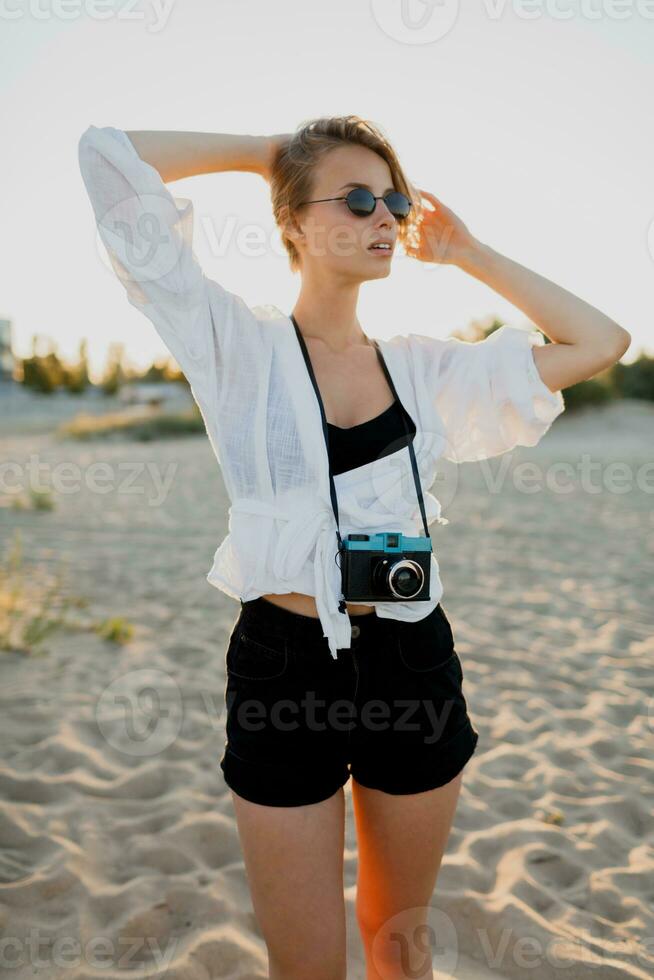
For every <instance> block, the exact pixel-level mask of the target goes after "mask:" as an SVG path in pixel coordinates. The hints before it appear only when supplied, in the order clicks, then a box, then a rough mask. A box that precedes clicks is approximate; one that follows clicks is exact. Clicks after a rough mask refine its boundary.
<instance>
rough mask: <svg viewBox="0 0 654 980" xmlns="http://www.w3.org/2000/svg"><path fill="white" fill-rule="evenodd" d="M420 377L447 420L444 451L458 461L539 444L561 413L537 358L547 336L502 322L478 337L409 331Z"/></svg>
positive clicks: (556, 393)
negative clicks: (475, 339) (471, 339)
mask: <svg viewBox="0 0 654 980" xmlns="http://www.w3.org/2000/svg"><path fill="white" fill-rule="evenodd" d="M408 339H409V343H410V348H411V351H412V355H413V358H414V370H415V372H416V376H417V377H419V378H420V380H421V382H422V383H423V384H424V385H425V389H426V390H425V392H424V394H425V397H427V398H431V399H432V401H433V403H434V405H435V407H436V410H437V413H438V415H439V417H440V419H441V420H442V424H443V434H444V436H445V440H446V446H445V450H444V451H443V456H444V457H445V458H446V459H449V460H451V461H452V462H455V463H463V462H470V461H476V460H480V459H487V458H489V457H491V456H499V455H500V454H502V453H505V452H508V450H510V449H513V448H514V447H515V446H535V445H536V443H537V442H538V441H539V440H540V439H541V438H542V436H543V435H544V434H545V433H546V432H547V430H548V429H549V427H550V426H551V424H552V422H553V421H554V419H555V418H556V417H557V416H558V415H560V414H561V412H563V410H564V408H565V404H564V401H563V395H562V394H561V392H560V391H550V389H549V388H548V387H547V385H546V384H545V382H544V381H543V379H542V378H541V376H540V374H539V372H538V368H537V367H536V362H535V360H534V356H533V348H534V347H535V346H543V345H544V343H545V340H544V337H543V335H542V334H541V333H540V332H539V331H536V330H523V329H520V328H517V327H510V326H507V325H504V326H502V327H499V328H498V329H497V330H494V331H493V333H491V334H490V335H489V336H488V337H486V338H485V339H484V340H482V341H478V342H476V343H472V342H468V341H464V340H459V338H457V337H449V338H447V339H444V340H443V339H439V338H436V337H427V336H423V335H420V334H410V335H409V337H408Z"/></svg>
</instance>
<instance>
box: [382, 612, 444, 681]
mask: <svg viewBox="0 0 654 980" xmlns="http://www.w3.org/2000/svg"><path fill="white" fill-rule="evenodd" d="M398 626H399V629H398V639H397V644H398V653H399V657H400V660H401V662H402V664H403V665H404V666H405V667H406V668H407V669H408V670H411V671H415V672H416V673H420V674H424V673H428V672H430V671H433V670H438V669H440V668H442V667H445V666H446V664H449V665H450V666H452V665H454V664H455V662H456V663H457V664H458V657H457V653H456V650H455V649H454V635H453V633H452V627H451V626H450V623H449V620H448V618H447V616H446V615H445V612H444V611H443V609H442V608H441V606H440V604H439V605H437V606H436V607H435V609H433V610H432V612H430V613H429V615H428V616H425V618H424V619H419V620H417V621H416V622H407V621H400V620H398Z"/></svg>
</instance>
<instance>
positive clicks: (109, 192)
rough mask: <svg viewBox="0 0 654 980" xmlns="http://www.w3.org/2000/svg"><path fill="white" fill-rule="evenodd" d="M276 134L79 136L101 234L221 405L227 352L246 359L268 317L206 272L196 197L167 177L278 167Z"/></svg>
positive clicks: (176, 351)
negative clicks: (196, 233)
mask: <svg viewBox="0 0 654 980" xmlns="http://www.w3.org/2000/svg"><path fill="white" fill-rule="evenodd" d="M274 141H275V137H255V136H235V135H231V134H222V133H220V134H219V133H192V132H189V133H187V132H158V131H150V130H145V131H141V130H137V131H131V132H129V133H128V132H126V131H124V130H121V129H117V128H115V127H113V126H103V127H98V126H89V127H88V129H87V130H86V131H85V132H84V133H83V134H82V136H81V137H80V140H79V147H78V154H79V165H80V171H81V174H82V179H83V181H84V185H85V187H86V190H87V193H88V196H89V200H90V202H91V205H92V207H93V211H94V215H95V220H96V225H97V229H98V233H99V237H100V240H101V241H102V244H103V245H104V247H105V249H106V252H107V255H108V257H109V260H110V262H111V266H112V267H113V270H114V272H115V273H116V275H117V277H118V279H119V280H120V282H121V283H122V285H123V287H124V289H125V293H126V295H127V299H128V301H129V302H130V304H131V305H132V306H134V307H136V309H138V310H140V311H141V312H142V313H143V314H144V315H145V316H146V317H148V319H149V320H150V321H151V322H152V323H153V325H154V326H155V328H156V330H157V332H158V333H159V335H160V336H161V338H162V340H163V341H164V343H165V345H166V347H167V348H168V350H169V351H170V353H171V354H172V355H173V357H174V358H175V360H176V361H177V363H178V364H179V366H180V368H181V369H182V371H183V372H184V374H185V375H186V377H187V379H188V381H189V383H190V384H191V388H192V390H193V392H194V394H195V395H196V399H197V400H198V401H199V402H200V403H202V404H204V405H205V406H208V407H209V408H210V409H214V408H215V406H216V403H217V399H218V397H219V393H220V391H221V389H222V387H223V384H222V381H223V379H222V373H223V371H224V370H225V367H226V364H227V358H226V356H224V355H225V352H226V351H229V352H231V356H232V358H233V357H240V359H241V360H245V359H246V358H245V353H246V351H247V350H252V351H253V352H254V351H256V349H257V343H258V324H257V320H256V317H255V315H254V314H253V312H252V310H251V309H250V308H249V307H248V305H247V304H246V303H245V302H244V301H243V299H241V297H240V296H238V295H236V294H234V293H232V292H230V291H229V290H227V289H225V287H224V286H222V285H221V284H220V283H219V282H216V281H215V280H214V279H210V278H209V277H208V276H206V275H205V274H204V271H203V269H202V268H201V265H200V263H199V262H198V259H197V257H196V255H195V253H194V250H193V226H194V209H193V202H192V201H191V200H190V199H189V198H186V197H180V196H178V195H175V194H174V193H172V192H171V190H170V189H169V188H168V187H167V186H166V183H165V181H166V180H178V179H179V178H181V177H185V176H190V175H191V174H199V173H209V172H212V171H221V170H230V169H238V170H246V171H251V172H254V173H259V174H261V176H262V177H265V176H266V175H267V173H268V169H267V168H268V161H269V158H270V154H271V153H272V150H273V148H274V146H275V142H274Z"/></svg>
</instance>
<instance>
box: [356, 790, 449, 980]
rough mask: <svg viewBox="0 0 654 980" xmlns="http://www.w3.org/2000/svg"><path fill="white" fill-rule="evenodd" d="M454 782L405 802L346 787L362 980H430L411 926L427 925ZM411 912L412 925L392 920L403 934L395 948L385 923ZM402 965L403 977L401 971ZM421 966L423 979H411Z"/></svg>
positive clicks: (420, 938) (420, 937) (419, 937)
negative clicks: (354, 848) (355, 853)
mask: <svg viewBox="0 0 654 980" xmlns="http://www.w3.org/2000/svg"><path fill="white" fill-rule="evenodd" d="M462 776H463V773H462V772H460V773H459V774H458V776H456V777H455V778H454V779H452V780H450V782H449V783H446V784H445V785H444V786H438V787H437V788H436V789H432V790H427V791H426V792H424V793H415V794H410V795H393V794H390V793H384V792H382V791H381V790H377V789H368V788H367V787H365V786H362V785H361V784H360V783H357V782H356V780H355V779H354V778H353V779H352V802H353V804H354V815H355V822H356V830H357V843H358V850H359V868H358V877H357V902H356V912H357V921H358V924H359V928H360V930H361V936H362V939H363V945H364V949H365V954H366V965H367V973H366V980H391V978H393V980H395V978H397V980H404V978H405V977H408V976H411V978H412V980H419V978H420V980H422V978H423V977H425V978H429V980H431V977H432V969H431V965H430V966H429V967H427V963H426V961H427V960H428V959H429V960H431V957H430V956H429V955H428V954H427V955H425V952H424V950H425V943H424V933H423V930H420V929H419V926H420V925H421V923H423V922H426V919H427V915H428V909H427V906H429V904H430V902H431V897H432V893H433V891H434V886H435V884H436V877H437V875H438V871H439V868H440V864H441V859H442V857H443V852H444V850H445V845H446V843H447V839H448V837H449V833H450V828H451V825H452V819H453V817H454V812H455V810H456V805H457V802H458V798H459V792H460V788H461V779H462ZM416 907H418V908H420V909H422V910H423V914H422V915H421V914H418V915H417V917H416V919H415V921H412V922H411V923H409V922H408V921H405V919H400V920H398V921H399V922H401V926H402V930H404V929H405V928H406V933H405V932H404V931H403V932H402V935H403V937H404V938H403V939H402V940H401V939H400V938H399V937H398V922H389V920H391V919H392V917H393V916H395V915H397V914H398V913H399V912H402V911H403V910H404V909H415V908H416ZM386 923H388V928H387V929H386V928H385V924H386ZM416 930H418V931H417V932H416ZM373 944H374V948H373ZM407 951H408V953H407ZM408 957H409V959H408V962H409V963H410V964H411V972H409V973H407V972H405V971H404V969H403V967H402V962H403V960H404V963H405V964H407V958H408ZM421 959H422V960H423V961H424V962H425V971H424V972H422V971H421V972H420V973H416V972H415V971H416V968H417V964H418V963H419V962H420V961H421ZM407 965H408V964H407Z"/></svg>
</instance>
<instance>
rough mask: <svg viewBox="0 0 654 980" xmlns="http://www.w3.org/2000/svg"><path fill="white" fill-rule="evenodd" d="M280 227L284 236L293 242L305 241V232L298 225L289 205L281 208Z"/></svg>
mask: <svg viewBox="0 0 654 980" xmlns="http://www.w3.org/2000/svg"><path fill="white" fill-rule="evenodd" d="M279 225H280V228H281V230H282V232H283V233H284V235H286V237H287V238H290V239H291V241H292V242H297V241H298V240H303V239H304V232H303V231H302V228H301V227H300V225H299V224H298V221H297V218H296V217H295V215H293V214H291V211H290V209H289V207H288V205H287V204H285V205H283V207H282V208H281V212H280V216H279Z"/></svg>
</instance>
